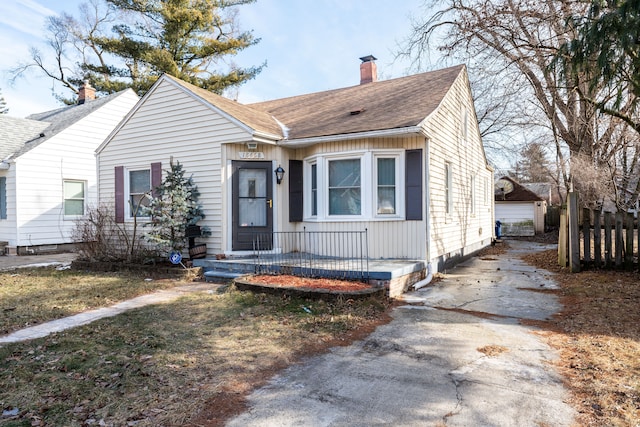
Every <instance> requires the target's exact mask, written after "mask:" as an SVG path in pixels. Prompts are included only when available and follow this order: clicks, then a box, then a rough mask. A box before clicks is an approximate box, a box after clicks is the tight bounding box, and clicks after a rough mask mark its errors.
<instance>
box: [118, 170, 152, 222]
mask: <svg viewBox="0 0 640 427" xmlns="http://www.w3.org/2000/svg"><path fill="white" fill-rule="evenodd" d="M144 170H148V171H149V189H151V179H152V178H151V166H150V165H145V166H139V167H138V166H133V167H127V168H125V170H124V220H125V222H134V221H136V222H137V221H141V220H142V221H145V220H148V219H149V218H150V217H148V216H139V217H136V218H134V217H133V216H132V215H131V204H130V203H129V202H130V200H131V193H130V190H131V185H130V177H131V172H136V171H144Z"/></svg>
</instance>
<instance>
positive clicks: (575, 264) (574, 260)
mask: <svg viewBox="0 0 640 427" xmlns="http://www.w3.org/2000/svg"><path fill="white" fill-rule="evenodd" d="M567 216H568V219H569V266H570V268H571V272H572V273H577V272H579V271H580V227H579V226H578V193H577V192H575V191H573V192H570V193H569V215H567Z"/></svg>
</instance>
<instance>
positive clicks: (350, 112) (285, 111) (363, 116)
mask: <svg viewBox="0 0 640 427" xmlns="http://www.w3.org/2000/svg"><path fill="white" fill-rule="evenodd" d="M463 70H464V65H458V66H455V67H450V68H445V69H442V70H436V71H430V72H426V73H421V74H416V75H413V76H408V77H400V78H396V79H390V80H384V81H377V82H372V83H367V84H360V85H357V86H351V87H346V88H342V89H334V90H328V91H324V92H316V93H311V94H306V95H299V96H294V97H289V98H282V99H277V100H273V101H266V102H259V103H254V104H248V105H244V104H241V103H239V102H236V101H232V100H230V99H227V98H224V97H222V96H220V95H217V94H215V93H212V92H209V91H207V90H205V89H202V88H200V87H197V86H195V85H192V84H190V83H187V82H184V81H182V80H180V79H178V78H175V77H172V76H170V75H168V74H164V75H163V76H162V77H161V78H160V79H159V80H158V82H156V85H159V84H161V82H162V81H164V80H169V81H171V82H173V83H175V84H177V85H179V86H180V87H182V88H183V89H185V90H186V91H188V92H190V93H191V94H192V95H194V96H196V97H197V98H199V99H200V100H202V101H203V102H205V103H207V104H209V105H210V106H212V107H214V108H215V109H216V110H218V111H219V112H222V113H224V114H226V115H227V116H228V117H229V118H231V119H235V120H237V121H238V122H240V123H241V124H243V125H244V126H246V127H247V128H249V130H250V131H252V132H253V133H254V136H255V135H256V134H261V135H267V136H269V137H271V138H273V139H274V140H295V139H303V138H314V137H324V136H333V135H344V134H355V133H362V132H372V131H385V130H393V129H403V128H411V127H415V126H419V125H420V124H421V123H422V122H423V121H424V120H425V118H427V117H428V116H429V115H430V114H431V113H433V112H434V111H435V110H436V109H437V108H438V106H439V105H440V103H441V102H442V100H443V99H444V97H445V96H446V94H447V93H448V91H449V90H450V88H451V87H452V85H453V84H454V82H455V81H456V79H457V78H458V76H459V75H460V73H461V72H462V71H463ZM154 86H155V85H154ZM151 92H153V88H152V90H150V92H149V93H148V94H147V95H149V96H151Z"/></svg>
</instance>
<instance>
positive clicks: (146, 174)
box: [128, 169, 151, 218]
mask: <svg viewBox="0 0 640 427" xmlns="http://www.w3.org/2000/svg"><path fill="white" fill-rule="evenodd" d="M128 188H129V217H130V218H133V217H134V216H136V217H141V216H144V209H143V207H146V206H149V200H150V198H149V196H150V191H151V170H150V169H140V170H130V171H129V187H128Z"/></svg>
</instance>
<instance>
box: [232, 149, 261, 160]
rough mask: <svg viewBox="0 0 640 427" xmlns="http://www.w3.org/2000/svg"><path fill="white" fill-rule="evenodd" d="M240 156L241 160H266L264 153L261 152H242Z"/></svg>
mask: <svg viewBox="0 0 640 427" xmlns="http://www.w3.org/2000/svg"><path fill="white" fill-rule="evenodd" d="M238 155H239V156H240V158H241V159H264V153H263V152H261V151H240V152H239V153H238Z"/></svg>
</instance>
